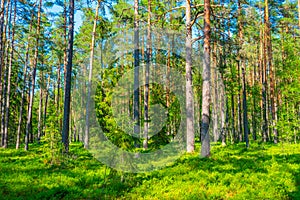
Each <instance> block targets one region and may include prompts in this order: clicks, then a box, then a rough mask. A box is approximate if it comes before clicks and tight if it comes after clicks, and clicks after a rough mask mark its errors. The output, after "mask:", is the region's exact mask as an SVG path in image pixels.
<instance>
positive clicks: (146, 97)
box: [143, 0, 152, 149]
mask: <svg viewBox="0 0 300 200" xmlns="http://www.w3.org/2000/svg"><path fill="white" fill-rule="evenodd" d="M151 45H152V42H151V0H148V30H147V53H146V56H147V61H146V62H147V63H146V70H145V88H144V142H143V147H144V149H148V128H149V127H148V126H149V124H148V120H149V73H150V65H151V58H152V48H151Z"/></svg>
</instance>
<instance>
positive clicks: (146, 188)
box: [0, 144, 300, 199]
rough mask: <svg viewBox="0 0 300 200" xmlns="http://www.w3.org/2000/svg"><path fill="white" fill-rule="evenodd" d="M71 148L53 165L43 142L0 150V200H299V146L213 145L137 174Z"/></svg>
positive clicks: (83, 151) (81, 149)
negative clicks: (205, 154) (206, 153)
mask: <svg viewBox="0 0 300 200" xmlns="http://www.w3.org/2000/svg"><path fill="white" fill-rule="evenodd" d="M198 148H199V147H198ZM70 149H71V152H70V154H69V155H68V156H67V157H63V158H60V160H59V161H57V162H56V163H57V164H55V165H51V164H50V163H49V157H48V156H47V155H48V154H45V151H44V150H43V146H37V145H33V146H31V150H30V151H29V152H25V151H23V150H18V151H17V150H14V149H7V150H5V149H0V199H300V145H294V144H279V145H271V144H267V145H266V144H251V147H250V148H249V149H248V150H246V149H245V148H244V145H243V144H235V145H229V146H227V147H221V146H219V145H215V146H213V147H212V156H211V158H205V159H201V158H199V155H198V153H195V154H192V155H184V156H182V157H181V158H180V159H179V160H178V161H177V162H176V163H174V164H173V165H172V166H169V167H166V168H164V169H162V170H159V171H154V172H151V173H142V174H130V173H121V172H116V171H114V170H111V169H109V168H106V167H105V166H104V165H102V164H101V163H99V162H98V161H97V160H95V159H94V158H93V157H92V156H91V155H90V154H89V153H88V152H87V151H85V150H84V149H83V147H82V145H81V144H71V147H70ZM197 151H198V150H197Z"/></svg>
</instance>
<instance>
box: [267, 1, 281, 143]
mask: <svg viewBox="0 0 300 200" xmlns="http://www.w3.org/2000/svg"><path fill="white" fill-rule="evenodd" d="M265 29H266V33H265V34H266V42H267V60H268V65H269V69H270V70H269V71H270V74H269V76H270V104H271V115H272V122H271V124H272V128H273V134H274V143H275V144H277V143H278V132H277V128H276V123H277V121H276V119H277V112H276V106H277V105H276V101H275V98H276V97H275V69H274V66H273V61H272V60H273V55H272V54H273V52H272V41H271V28H270V19H269V3H268V0H265Z"/></svg>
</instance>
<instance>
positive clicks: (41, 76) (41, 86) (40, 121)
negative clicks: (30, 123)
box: [37, 72, 44, 143]
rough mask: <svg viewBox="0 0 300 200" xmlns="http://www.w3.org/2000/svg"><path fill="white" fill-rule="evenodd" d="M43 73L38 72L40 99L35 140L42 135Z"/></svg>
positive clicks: (38, 139)
mask: <svg viewBox="0 0 300 200" xmlns="http://www.w3.org/2000/svg"><path fill="white" fill-rule="evenodd" d="M43 79H44V78H43V73H42V72H40V81H41V83H40V99H39V116H38V135H37V141H38V143H39V142H40V139H41V135H42V114H43V112H42V108H43Z"/></svg>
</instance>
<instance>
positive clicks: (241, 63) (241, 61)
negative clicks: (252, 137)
mask: <svg viewBox="0 0 300 200" xmlns="http://www.w3.org/2000/svg"><path fill="white" fill-rule="evenodd" d="M238 15H239V16H238V36H239V51H238V54H239V55H238V56H239V63H238V73H239V85H240V80H241V79H242V90H243V124H242V117H241V112H242V109H241V97H240V92H239V96H238V98H239V124H240V142H241V141H243V137H242V131H244V140H245V142H246V147H247V148H248V147H249V137H248V134H249V130H248V115H247V112H248V110H247V91H246V77H245V76H246V66H245V61H244V59H245V58H244V50H243V45H244V33H243V24H242V18H243V16H242V6H241V2H240V0H239V1H238ZM240 69H242V77H240ZM243 125H244V128H242V126H243Z"/></svg>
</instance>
